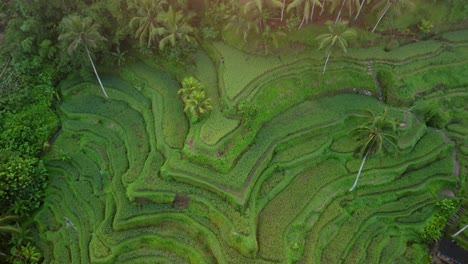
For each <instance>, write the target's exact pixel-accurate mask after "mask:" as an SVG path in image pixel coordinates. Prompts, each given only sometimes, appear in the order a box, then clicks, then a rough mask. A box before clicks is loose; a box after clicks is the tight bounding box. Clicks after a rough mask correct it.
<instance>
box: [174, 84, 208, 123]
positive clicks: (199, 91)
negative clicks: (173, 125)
mask: <svg viewBox="0 0 468 264" xmlns="http://www.w3.org/2000/svg"><path fill="white" fill-rule="evenodd" d="M177 93H178V94H179V95H180V97H181V99H182V101H183V102H184V105H185V107H184V112H186V113H190V115H191V117H194V118H196V119H197V118H198V117H200V116H201V115H203V114H205V113H208V112H209V111H210V110H211V109H213V107H212V106H211V102H210V98H206V92H205V87H204V86H203V84H202V83H201V82H200V81H199V80H197V79H195V78H194V77H192V76H191V77H185V78H184V80H183V81H182V88H180V89H179V91H178V92H177Z"/></svg>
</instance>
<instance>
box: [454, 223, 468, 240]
mask: <svg viewBox="0 0 468 264" xmlns="http://www.w3.org/2000/svg"><path fill="white" fill-rule="evenodd" d="M467 228H468V225H466V226H465V227H463V228H462V229H460V230H459V231H458V232H456V233H455V234H453V235H452V238H454V237H456V236H458V235H459V234H461V233H462V232H463V231H465V229H467Z"/></svg>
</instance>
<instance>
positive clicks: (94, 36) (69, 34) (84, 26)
mask: <svg viewBox="0 0 468 264" xmlns="http://www.w3.org/2000/svg"><path fill="white" fill-rule="evenodd" d="M98 27H99V25H98V24H94V23H93V20H92V19H91V18H90V17H85V18H82V17H80V16H77V15H69V16H67V17H65V18H63V19H62V22H60V30H61V31H62V34H61V35H60V36H59V38H58V39H59V40H60V41H64V42H66V43H69V44H68V48H67V52H68V54H69V55H71V54H72V53H73V52H74V51H75V50H76V49H77V48H78V47H79V46H80V45H81V44H83V46H84V48H85V50H86V54H87V55H88V58H89V61H90V62H91V66H93V70H94V73H95V74H96V78H97V79H98V82H99V85H100V86H101V89H102V92H103V93H104V95H105V96H106V98H109V96H108V95H107V93H106V90H105V89H104V86H103V85H102V82H101V79H100V78H99V75H98V73H97V70H96V67H95V66H94V62H93V59H92V58H91V54H90V52H89V48H96V47H97V43H98V41H104V40H106V38H104V37H103V36H102V35H101V34H100V33H99V32H98Z"/></svg>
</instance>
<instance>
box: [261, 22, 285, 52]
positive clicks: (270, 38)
mask: <svg viewBox="0 0 468 264" xmlns="http://www.w3.org/2000/svg"><path fill="white" fill-rule="evenodd" d="M284 37H286V33H284V32H283V31H281V30H278V29H277V30H273V29H272V28H271V27H270V26H269V25H266V26H265V28H264V29H263V30H262V34H261V41H262V44H263V48H264V49H265V55H267V54H268V47H269V46H270V44H272V45H273V46H274V47H278V46H279V41H280V40H281V39H282V38H284Z"/></svg>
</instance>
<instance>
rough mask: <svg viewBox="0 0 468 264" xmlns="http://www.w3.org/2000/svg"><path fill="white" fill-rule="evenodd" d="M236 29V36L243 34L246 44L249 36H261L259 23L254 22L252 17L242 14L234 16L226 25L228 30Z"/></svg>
mask: <svg viewBox="0 0 468 264" xmlns="http://www.w3.org/2000/svg"><path fill="white" fill-rule="evenodd" d="M230 28H232V29H234V30H235V32H236V34H242V38H243V40H244V43H247V39H248V36H249V35H251V34H252V33H256V34H259V33H260V26H259V23H258V21H256V20H253V19H252V17H251V16H249V15H248V14H245V13H244V12H241V13H240V14H239V15H236V16H232V17H231V19H230V20H229V22H228V24H227V25H226V29H230Z"/></svg>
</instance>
